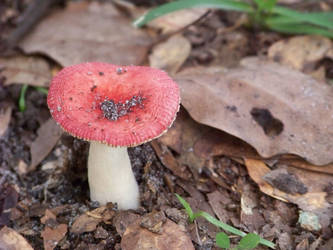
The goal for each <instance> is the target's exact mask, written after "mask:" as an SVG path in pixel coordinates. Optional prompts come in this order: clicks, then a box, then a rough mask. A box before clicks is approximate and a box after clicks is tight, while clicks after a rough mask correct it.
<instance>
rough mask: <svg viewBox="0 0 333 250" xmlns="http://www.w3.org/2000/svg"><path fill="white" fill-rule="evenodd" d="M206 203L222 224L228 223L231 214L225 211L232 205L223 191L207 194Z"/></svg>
mask: <svg viewBox="0 0 333 250" xmlns="http://www.w3.org/2000/svg"><path fill="white" fill-rule="evenodd" d="M207 198H208V203H209V205H210V206H211V207H212V209H213V210H214V213H215V214H216V216H217V218H219V220H220V221H222V222H224V223H228V221H229V218H231V217H232V216H231V213H230V212H229V211H228V210H227V209H226V208H227V205H228V204H230V203H232V201H231V199H230V197H229V195H228V194H227V193H226V192H225V191H218V190H216V191H214V192H212V193H209V194H207Z"/></svg>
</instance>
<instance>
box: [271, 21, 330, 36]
mask: <svg viewBox="0 0 333 250" xmlns="http://www.w3.org/2000/svg"><path fill="white" fill-rule="evenodd" d="M268 27H269V28H270V29H271V30H274V31H278V32H281V33H286V34H308V35H312V34H314V35H321V36H326V37H329V38H333V32H332V31H330V30H327V29H323V28H319V27H315V26H311V25H306V24H285V25H280V24H279V25H275V24H273V25H272V24H269V26H268Z"/></svg>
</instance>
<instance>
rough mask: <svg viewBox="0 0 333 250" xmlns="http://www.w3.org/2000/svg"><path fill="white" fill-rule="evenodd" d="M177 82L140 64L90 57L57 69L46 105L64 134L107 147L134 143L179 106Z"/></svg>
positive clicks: (155, 131) (156, 132) (166, 123)
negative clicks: (87, 60)
mask: <svg viewBox="0 0 333 250" xmlns="http://www.w3.org/2000/svg"><path fill="white" fill-rule="evenodd" d="M179 102H180V95H179V87H178V85H177V84H176V83H175V82H174V81H173V80H172V79H171V78H170V77H169V76H168V75H167V74H166V73H165V72H164V71H161V70H158V69H154V68H150V67H143V66H117V65H113V64H108V63H100V62H91V63H82V64H78V65H73V66H70V67H66V68H64V69H62V70H61V71H60V72H59V73H58V74H57V75H56V76H55V77H54V78H53V79H52V82H51V84H50V89H49V93H48V97H47V104H48V106H49V109H50V112H51V114H52V116H53V118H54V119H55V120H56V121H57V123H59V124H60V126H61V127H62V128H63V129H64V130H66V131H67V132H68V133H70V134H72V135H74V136H76V137H78V138H82V139H85V140H89V141H99V142H102V143H106V144H108V145H111V146H135V145H139V144H142V143H144V142H146V141H149V140H152V139H154V138H156V137H158V136H160V135H161V134H162V133H163V132H165V131H166V130H167V129H168V128H169V127H170V126H171V124H172V122H173V121H174V119H175V116H176V113H177V111H178V109H179Z"/></svg>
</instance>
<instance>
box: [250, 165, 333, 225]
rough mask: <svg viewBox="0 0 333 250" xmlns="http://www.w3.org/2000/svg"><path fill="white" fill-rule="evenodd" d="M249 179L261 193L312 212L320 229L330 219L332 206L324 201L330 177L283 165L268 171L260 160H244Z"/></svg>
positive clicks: (331, 177)
mask: <svg viewBox="0 0 333 250" xmlns="http://www.w3.org/2000/svg"><path fill="white" fill-rule="evenodd" d="M245 165H246V167H247V170H248V172H249V175H250V177H251V178H252V179H253V180H254V181H255V182H256V183H257V184H258V185H259V188H260V190H261V191H262V192H264V193H266V194H268V195H270V196H272V197H275V198H277V199H280V200H282V201H287V202H292V203H294V204H297V205H298V206H299V208H300V209H302V210H303V211H306V212H311V213H314V214H315V215H316V216H318V218H319V219H320V223H321V225H322V227H326V226H328V224H329V221H330V219H331V218H333V212H332V211H333V210H332V209H333V208H332V205H331V204H329V203H328V201H327V200H326V199H325V197H326V195H327V193H326V190H327V189H328V188H329V187H330V185H332V183H333V176H332V175H327V174H322V173H316V172H313V171H305V170H303V169H298V168H293V167H290V166H283V167H280V168H277V169H275V170H273V171H271V170H270V169H269V168H268V167H267V166H266V164H265V163H263V162H262V161H260V160H253V159H245Z"/></svg>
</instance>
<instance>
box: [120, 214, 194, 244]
mask: <svg viewBox="0 0 333 250" xmlns="http://www.w3.org/2000/svg"><path fill="white" fill-rule="evenodd" d="M140 221H141V219H138V220H137V221H136V222H134V223H133V224H131V225H130V226H128V227H127V229H126V231H125V233H124V235H123V237H122V240H121V248H122V249H123V250H141V249H142V250H144V249H156V250H169V249H173V250H189V249H194V247H193V244H192V242H191V240H190V238H189V236H188V235H187V234H186V233H185V232H184V231H182V230H181V228H180V227H179V226H178V225H177V224H176V223H174V222H172V221H171V220H169V219H167V220H166V222H165V223H164V224H163V226H162V234H156V233H152V232H150V231H149V230H147V229H145V228H142V227H140V225H139V224H140Z"/></svg>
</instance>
